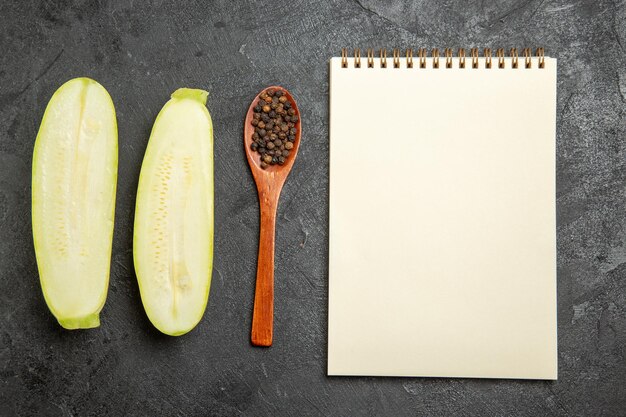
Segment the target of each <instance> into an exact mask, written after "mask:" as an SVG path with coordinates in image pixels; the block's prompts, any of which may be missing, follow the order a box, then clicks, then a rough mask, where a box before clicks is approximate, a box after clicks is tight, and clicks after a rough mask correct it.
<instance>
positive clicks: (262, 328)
mask: <svg viewBox="0 0 626 417" xmlns="http://www.w3.org/2000/svg"><path fill="white" fill-rule="evenodd" d="M268 89H274V90H280V91H282V92H283V93H284V94H285V96H287V99H288V100H289V102H290V103H291V104H292V108H293V109H294V110H295V111H296V114H297V115H298V121H297V122H296V124H295V128H296V140H295V141H294V142H293V148H292V149H291V150H290V151H289V156H288V157H287V158H286V160H285V163H284V164H283V165H269V166H268V167H267V168H265V169H263V168H261V156H260V154H259V153H257V152H256V151H253V150H252V149H250V145H251V144H252V134H253V133H254V126H252V124H251V123H250V122H251V121H252V114H253V112H254V110H253V109H254V106H255V105H256V103H257V102H258V101H259V99H260V98H259V96H260V95H261V93H262V92H261V93H259V95H257V96H256V97H255V98H254V100H253V101H252V104H251V105H250V108H249V109H248V113H247V114H246V120H245V122H244V129H243V143H244V147H245V150H246V157H247V158H248V164H249V165H250V170H252V175H253V176H254V181H255V182H256V187H257V190H258V194H259V206H260V209H261V233H260V236H259V258H258V264H257V272H256V289H255V293H254V311H253V313H252V334H251V341H252V344H253V345H255V346H271V345H272V336H273V328H274V238H275V231H276V211H277V209H278V200H279V198H280V191H281V190H282V188H283V184H284V183H285V180H286V179H287V175H289V171H291V167H292V166H293V163H294V161H295V160H296V155H297V154H298V148H299V147H300V133H301V120H300V112H299V111H298V106H297V105H296V102H295V100H294V99H293V97H292V96H291V94H290V93H289V91H287V90H286V89H284V88H282V87H279V86H272V87H267V88H266V89H264V90H263V91H267V90H268Z"/></svg>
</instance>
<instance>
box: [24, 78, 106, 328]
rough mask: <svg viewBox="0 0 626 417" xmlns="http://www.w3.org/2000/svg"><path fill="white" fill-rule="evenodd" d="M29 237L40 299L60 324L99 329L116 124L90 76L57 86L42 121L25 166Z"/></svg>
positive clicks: (98, 88) (103, 288) (104, 295)
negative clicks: (29, 196)
mask: <svg viewBox="0 0 626 417" xmlns="http://www.w3.org/2000/svg"><path fill="white" fill-rule="evenodd" d="M32 176H33V178H32V221H33V239H34V244H35V253H36V257H37V266H38V268H39V278H40V282H41V287H42V290H43V294H44V297H45V299H46V303H47V304H48V307H49V308H50V311H51V312H52V314H53V315H54V316H55V317H56V318H57V320H58V321H59V323H60V324H61V326H63V327H64V328H66V329H81V328H91V327H98V326H99V325H100V319H99V314H100V310H102V307H103V305H104V302H105V300H106V296H107V289H108V286H109V269H110V264H111V243H112V237H113V219H114V212H115V187H116V182H117V121H116V118H115V108H114V106H113V102H112V101H111V97H110V96H109V94H108V93H107V91H106V90H105V89H104V87H102V86H101V85H100V84H98V83H97V82H96V81H94V80H91V79H89V78H76V79H73V80H70V81H68V82H66V83H65V84H63V85H62V86H61V87H60V88H59V89H58V90H57V91H56V92H55V93H54V95H53V96H52V98H51V99H50V102H49V103H48V107H47V108H46V111H45V113H44V116H43V120H42V121H41V126H40V128H39V133H38V134H37V140H36V142H35V150H34V153H33V171H32Z"/></svg>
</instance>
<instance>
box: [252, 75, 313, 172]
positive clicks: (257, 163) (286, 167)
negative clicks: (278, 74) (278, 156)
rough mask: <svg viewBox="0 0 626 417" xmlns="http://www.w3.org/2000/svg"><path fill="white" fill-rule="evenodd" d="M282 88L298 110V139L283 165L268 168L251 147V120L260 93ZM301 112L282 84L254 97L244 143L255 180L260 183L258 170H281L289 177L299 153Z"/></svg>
mask: <svg viewBox="0 0 626 417" xmlns="http://www.w3.org/2000/svg"><path fill="white" fill-rule="evenodd" d="M270 89H273V90H280V91H282V92H283V93H284V94H285V96H286V97H287V100H288V101H289V102H290V103H291V104H292V108H293V109H294V110H295V111H296V114H297V115H298V121H297V122H296V123H295V126H294V127H295V128H296V140H295V141H294V142H293V148H292V149H291V150H290V151H289V157H287V158H286V159H285V163H284V164H283V165H278V164H276V165H269V166H268V167H267V168H265V169H263V168H261V155H260V154H259V153H258V152H256V151H253V150H252V149H251V148H250V145H252V142H253V140H252V134H253V133H254V126H252V124H251V122H252V115H253V114H254V106H255V105H256V103H258V102H259V100H260V95H261V94H262V93H263V92H264V91H267V90H270ZM300 122H301V120H300V112H299V111H298V105H297V104H296V101H295V100H294V99H293V96H292V95H291V93H290V92H289V91H287V90H286V89H284V88H283V87H280V86H275V85H274V86H271V87H267V88H265V89H263V90H262V91H261V92H260V93H259V94H257V96H256V97H255V98H254V100H252V104H250V107H249V108H248V113H246V120H245V124H244V129H243V143H244V146H245V150H246V157H247V158H248V164H249V165H250V169H251V170H252V175H254V179H255V181H257V184H258V180H257V178H256V175H257V174H256V172H259V173H262V174H270V173H275V172H277V171H281V172H283V175H285V178H287V175H288V174H289V171H291V167H292V166H293V163H294V161H295V159H296V155H297V154H298V148H299V147H300V132H301V126H300Z"/></svg>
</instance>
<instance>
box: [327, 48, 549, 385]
mask: <svg viewBox="0 0 626 417" xmlns="http://www.w3.org/2000/svg"><path fill="white" fill-rule="evenodd" d="M379 62H380V61H379V59H378V58H377V59H375V68H367V61H366V59H365V58H363V59H362V60H361V65H362V66H361V68H354V61H353V59H348V68H342V67H341V58H332V59H331V62H330V76H331V80H330V230H329V235H330V251H329V323H328V374H329V375H381V376H382V375H386V376H432V377H484V378H531V379H556V378H557V334H556V332H557V322H556V214H555V206H556V204H555V128H556V59H551V58H546V59H545V68H538V60H537V58H533V59H532V68H530V69H527V68H524V60H523V59H520V68H518V69H513V68H511V59H510V58H506V59H505V68H504V69H500V68H498V65H497V59H496V58H494V59H493V68H491V69H487V68H485V62H484V58H480V59H479V68H478V69H473V68H472V67H471V59H470V58H467V60H466V68H463V69H461V68H459V67H458V58H454V59H453V68H450V69H448V68H445V58H441V59H440V68H438V69H435V68H432V58H428V59H427V68H425V69H424V68H419V65H418V59H415V60H414V67H413V68H407V67H406V62H405V60H404V59H401V60H400V68H393V65H392V61H391V59H388V67H387V68H380V63H379Z"/></svg>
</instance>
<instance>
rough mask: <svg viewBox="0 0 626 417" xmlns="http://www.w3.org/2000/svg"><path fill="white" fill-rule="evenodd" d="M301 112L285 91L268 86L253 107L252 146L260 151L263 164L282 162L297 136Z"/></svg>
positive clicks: (262, 166) (263, 166)
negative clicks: (299, 112) (297, 110)
mask: <svg viewBox="0 0 626 417" xmlns="http://www.w3.org/2000/svg"><path fill="white" fill-rule="evenodd" d="M298 120H299V118H298V113H297V112H296V109H295V108H294V107H293V103H291V102H290V101H289V99H288V98H287V96H286V95H285V93H284V91H282V90H279V89H272V88H268V89H267V90H265V91H263V92H262V93H261V94H260V95H259V101H258V103H257V104H256V105H255V106H254V108H253V113H252V121H251V122H250V123H252V126H254V133H253V134H252V144H251V145H250V149H252V150H253V151H255V152H257V153H259V155H261V168H263V169H265V168H267V167H268V166H270V165H276V164H278V165H283V164H284V163H285V161H286V160H287V158H288V157H289V153H290V152H292V149H293V147H294V141H295V140H296V131H297V130H296V127H295V126H296V123H297V122H298Z"/></svg>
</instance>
